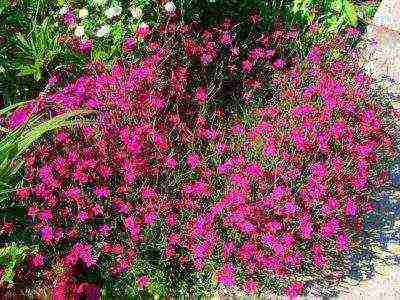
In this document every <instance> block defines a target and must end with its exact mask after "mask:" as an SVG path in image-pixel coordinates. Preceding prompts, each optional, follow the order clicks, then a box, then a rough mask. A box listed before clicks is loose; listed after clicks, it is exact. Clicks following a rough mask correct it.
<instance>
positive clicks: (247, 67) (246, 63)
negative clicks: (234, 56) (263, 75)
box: [242, 60, 253, 72]
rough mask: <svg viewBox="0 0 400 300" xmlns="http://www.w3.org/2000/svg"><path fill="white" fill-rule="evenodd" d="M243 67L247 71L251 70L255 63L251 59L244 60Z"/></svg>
mask: <svg viewBox="0 0 400 300" xmlns="http://www.w3.org/2000/svg"><path fill="white" fill-rule="evenodd" d="M242 68H243V70H244V71H246V72H250V71H251V69H252V68H253V64H252V63H251V62H250V61H249V60H244V61H242Z"/></svg>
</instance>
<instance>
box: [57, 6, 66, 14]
mask: <svg viewBox="0 0 400 300" xmlns="http://www.w3.org/2000/svg"><path fill="white" fill-rule="evenodd" d="M67 11H68V7H67V6H63V7H61V8H60V11H59V12H58V13H59V14H60V15H61V16H63V15H65V14H66V13H67Z"/></svg>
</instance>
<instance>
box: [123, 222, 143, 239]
mask: <svg viewBox="0 0 400 300" xmlns="http://www.w3.org/2000/svg"><path fill="white" fill-rule="evenodd" d="M124 223H125V227H126V229H127V230H128V232H129V234H130V236H131V238H132V240H133V241H137V240H139V234H140V226H139V223H138V222H137V221H136V220H135V219H134V218H133V217H128V218H126V219H125V221H124Z"/></svg>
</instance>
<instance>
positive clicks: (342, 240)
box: [336, 234, 350, 251]
mask: <svg viewBox="0 0 400 300" xmlns="http://www.w3.org/2000/svg"><path fill="white" fill-rule="evenodd" d="M336 241H337V248H338V249H339V250H340V251H345V250H348V249H349V243H350V240H349V237H348V236H347V234H339V235H338V236H337V240H336Z"/></svg>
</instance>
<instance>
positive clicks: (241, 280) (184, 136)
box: [0, 1, 398, 299]
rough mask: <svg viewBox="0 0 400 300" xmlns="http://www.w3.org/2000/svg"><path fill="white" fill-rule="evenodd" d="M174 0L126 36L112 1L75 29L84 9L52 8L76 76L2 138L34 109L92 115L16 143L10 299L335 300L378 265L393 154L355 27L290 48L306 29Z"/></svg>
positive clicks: (1, 255)
mask: <svg viewBox="0 0 400 300" xmlns="http://www.w3.org/2000/svg"><path fill="white" fill-rule="evenodd" d="M183 4H184V3H183ZM183 4H182V3H181V5H183ZM91 5H93V7H95V8H94V9H95V10H97V9H100V8H99V6H101V5H103V4H102V1H93V2H92V4H91ZM143 5H145V3H143ZM178 6H179V3H177V4H176V6H175V4H174V3H173V2H169V1H166V2H162V3H160V6H158V7H159V12H160V13H162V14H163V15H162V16H161V17H160V22H157V23H156V22H155V23H154V24H151V23H150V22H149V23H143V22H142V21H141V20H139V21H138V22H137V23H135V24H136V26H134V27H132V28H131V29H129V30H128V31H127V32H126V33H124V34H123V38H122V36H121V35H120V36H119V38H118V42H116V40H115V36H114V35H113V34H112V33H111V32H112V31H113V30H110V28H108V29H107V30H106V29H104V26H105V25H104V22H106V23H107V22H114V21H115V22H117V23H118V22H119V21H117V19H118V17H120V16H121V14H122V9H123V8H122V7H121V11H120V9H119V8H117V7H119V6H116V5H115V6H112V8H113V9H111V10H107V13H106V15H105V16H103V15H102V16H101V17H99V19H98V20H97V19H96V20H92V19H91V21H92V22H93V23H94V25H93V28H97V29H96V30H97V31H96V30H93V31H89V30H88V28H86V27H84V33H83V34H82V35H81V34H80V33H82V31H81V28H79V27H78V26H85V25H80V24H81V23H79V22H85V20H86V18H88V17H89V15H87V16H85V17H84V18H81V19H82V20H81V21H78V18H77V17H76V14H77V15H78V17H79V14H82V15H85V14H86V13H85V12H82V11H78V7H72V6H71V7H70V6H65V7H64V8H63V10H62V11H61V14H60V17H59V18H60V19H59V20H60V22H64V23H66V24H64V25H65V26H66V30H67V31H68V33H67V35H66V36H65V40H64V41H63V43H64V46H65V47H66V48H65V49H68V51H69V50H70V51H72V52H76V53H78V54H79V55H83V56H82V57H90V59H89V58H88V60H87V61H86V62H85V68H83V70H82V71H83V73H82V74H80V75H77V76H75V77H74V78H71V79H70V80H65V81H63V80H59V79H60V77H57V76H56V77H54V78H55V79H54V78H53V80H51V82H50V84H48V88H47V89H46V90H45V91H44V92H42V93H40V94H39V96H38V97H36V98H34V99H33V100H32V101H31V102H28V103H26V104H25V105H22V106H19V107H18V108H17V109H14V110H13V109H10V111H9V113H8V114H7V115H4V117H3V118H2V119H1V124H0V125H1V126H2V127H1V128H2V129H3V130H4V131H5V133H4V135H3V138H4V137H5V138H7V135H6V134H7V133H9V132H11V133H13V132H15V131H16V130H20V129H21V130H22V129H24V128H26V127H25V126H27V125H29V122H31V121H32V120H35V118H37V116H40V120H41V121H42V122H46V120H49V121H48V122H54V121H52V120H57V119H55V118H59V119H60V118H65V116H68V117H70V116H71V115H72V116H75V115H76V112H77V111H79V112H81V113H80V114H83V113H84V114H85V119H84V121H79V122H77V120H76V119H74V120H73V122H70V123H67V124H66V123H63V122H60V123H56V125H55V126H54V127H57V128H54V127H53V128H52V129H55V130H52V131H48V130H45V131H46V132H45V133H43V132H41V133H40V134H37V135H36V138H39V137H40V139H39V140H36V139H35V138H33V139H32V138H29V139H28V140H29V141H30V142H29V143H28V144H27V142H26V140H25V138H24V139H22V141H23V143H25V145H29V146H31V147H30V148H29V149H30V151H28V152H26V151H24V152H23V153H22V152H21V153H19V152H20V151H17V153H19V154H23V167H24V168H23V170H21V171H23V172H22V174H21V176H22V178H21V182H20V184H19V186H17V187H16V188H15V189H13V190H12V191H7V192H8V194H7V195H10V196H9V197H8V198H6V202H4V203H5V204H6V206H5V207H4V208H3V209H2V210H1V217H2V223H1V226H2V227H1V228H2V229H1V231H0V234H1V242H2V243H1V245H2V246H4V247H3V248H1V249H0V250H1V251H0V265H1V272H2V276H1V281H0V282H1V283H0V285H1V287H2V289H3V291H4V292H3V294H4V295H13V294H14V295H15V294H18V293H24V294H27V295H29V296H39V295H40V296H42V297H44V296H51V297H53V298H54V299H71V298H74V297H75V298H79V297H80V298H81V299H82V298H83V299H99V298H100V297H103V298H105V299H113V298H116V299H121V298H124V299H125V298H129V299H141V298H153V297H159V298H166V297H180V296H189V295H192V296H193V295H194V296H198V297H205V296H212V295H215V293H218V294H220V295H241V294H242V295H243V294H247V295H251V294H252V295H285V296H288V297H297V296H299V295H303V294H314V295H320V296H333V295H335V294H337V293H339V292H341V291H342V290H344V289H345V288H346V286H347V284H348V282H349V279H351V278H353V279H358V280H360V279H362V278H364V277H366V276H369V275H370V273H371V272H373V269H371V268H373V266H372V265H371V257H372V256H374V255H376V247H377V246H379V247H380V248H383V249H384V248H385V246H386V245H378V242H377V240H378V239H379V238H380V234H381V233H382V231H383V227H384V226H386V227H389V228H391V229H393V226H392V225H393V222H394V221H395V220H394V218H393V217H392V218H389V214H390V213H389V212H387V211H385V210H384V208H382V201H379V200H377V197H376V194H377V191H378V190H379V189H381V188H383V187H388V186H389V184H390V174H389V169H390V168H391V167H392V166H393V164H394V161H395V159H396V157H397V153H398V149H397V148H396V146H395V135H394V134H393V133H392V128H393V126H394V119H393V118H394V115H393V111H392V108H391V106H390V103H388V102H387V101H386V100H387V99H385V98H384V97H382V96H380V95H379V94H377V93H375V91H374V89H373V87H372V80H371V78H369V77H368V76H367V75H366V74H365V73H364V72H363V71H362V69H361V67H360V66H359V65H358V64H357V51H356V50H355V48H354V42H355V41H356V40H357V39H358V38H359V35H360V31H359V30H357V29H356V28H354V27H349V28H347V29H344V30H343V31H341V32H340V34H336V33H330V34H329V35H328V36H327V37H326V34H327V33H326V32H325V30H324V27H323V25H321V24H319V23H312V24H311V25H310V26H309V27H307V30H306V32H308V34H309V38H308V41H309V44H310V45H309V46H307V47H299V43H300V41H301V39H302V38H304V36H301V34H302V29H301V26H300V25H298V26H297V25H294V26H292V27H289V29H287V28H286V26H287V24H285V23H284V22H283V21H282V19H275V20H274V23H273V24H272V25H271V28H270V29H269V30H266V29H265V27H264V25H263V24H262V18H260V17H257V15H255V14H250V15H249V16H248V17H247V18H246V20H244V21H243V20H242V21H237V20H235V19H234V18H229V17H225V18H221V19H220V20H216V22H214V24H212V22H210V24H205V23H202V22H199V21H196V20H192V21H190V22H188V21H187V20H185V19H184V18H182V16H183V14H182V13H180V11H179V10H178V8H177V7H178ZM132 11H133V12H134V13H138V11H137V10H134V9H132V7H131V9H130V13H132ZM107 15H109V16H111V17H110V18H109V17H108V16H107ZM122 16H123V14H122ZM117 23H112V24H117ZM82 24H85V23H82ZM102 24H103V25H102ZM71 25H73V26H71ZM68 26H70V27H68ZM112 26H114V25H110V27H112ZM118 26H120V25H118ZM121 26H122V25H121ZM102 28H103V29H102ZM106 28H107V27H106ZM121 28H122V27H121ZM123 28H125V27H123ZM99 30H100V33H101V34H100V36H98V38H100V39H99V40H97V42H96V41H95V42H94V44H93V43H92V42H90V41H92V39H93V40H94V39H95V36H96V32H98V31H99ZM108 30H110V31H108ZM75 31H78V32H77V34H76V32H75ZM116 31H118V30H116ZM72 32H74V33H73V35H75V37H73V36H72ZM103 33H107V34H105V35H104V36H102V35H103ZM311 37H312V38H311ZM103 38H106V39H103ZM108 38H110V39H108ZM86 42H87V43H86ZM114 42H115V43H114ZM96 43H98V45H96ZM102 47H104V48H102ZM107 47H111V48H107ZM96 48H97V50H96ZM104 49H111V50H110V52H105V51H104ZM65 51H67V50H65ZM96 51H97V52H96ZM93 53H100V54H93ZM93 55H94V56H93ZM108 63H111V67H110V68H109V67H108V66H109V65H108ZM80 114H78V115H80ZM43 124H46V123H43ZM66 125H68V126H66ZM46 128H47V127H46ZM25 136H26V135H25ZM30 136H31V135H30V134H28V137H30ZM5 141H6V140H5ZM4 144H5V145H7V143H4ZM17 149H18V148H17ZM24 149H26V147H25V148H24ZM7 159H8V160H12V159H15V156H14V155H12V154H11V150H10V157H8V158H7ZM7 178H8V177H7ZM8 182H9V181H8ZM10 192H11V193H10ZM385 214H386V215H385Z"/></svg>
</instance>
